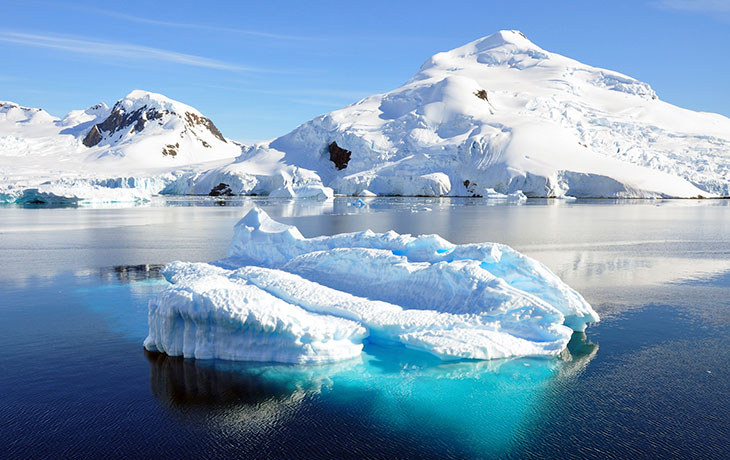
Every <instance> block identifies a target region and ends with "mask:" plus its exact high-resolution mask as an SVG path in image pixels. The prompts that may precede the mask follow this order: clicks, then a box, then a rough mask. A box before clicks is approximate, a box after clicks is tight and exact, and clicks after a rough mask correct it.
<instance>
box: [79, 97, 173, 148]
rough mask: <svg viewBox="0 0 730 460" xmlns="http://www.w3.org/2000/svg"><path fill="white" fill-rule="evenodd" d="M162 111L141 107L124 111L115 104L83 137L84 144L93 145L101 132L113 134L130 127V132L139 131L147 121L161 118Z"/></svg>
mask: <svg viewBox="0 0 730 460" xmlns="http://www.w3.org/2000/svg"><path fill="white" fill-rule="evenodd" d="M162 116H163V112H160V111H158V110H155V109H147V106H145V107H141V108H139V109H137V110H135V111H134V112H126V111H125V110H124V109H123V108H122V107H121V106H120V105H119V104H115V105H114V107H113V108H112V112H111V114H109V116H108V117H107V118H106V120H104V121H103V122H101V123H97V124H96V125H94V127H93V128H91V130H90V131H89V133H88V134H87V135H86V137H85V138H84V141H83V143H84V145H85V146H87V147H93V146H94V145H96V144H98V143H99V142H101V140H102V138H103V133H108V134H113V133H116V132H117V131H120V130H123V129H128V128H129V127H130V126H131V127H132V130H131V131H132V132H133V133H134V132H137V133H138V132H140V131H142V130H143V129H144V127H145V124H146V123H147V121H150V120H157V119H159V118H162Z"/></svg>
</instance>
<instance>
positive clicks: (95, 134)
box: [83, 125, 101, 147]
mask: <svg viewBox="0 0 730 460" xmlns="http://www.w3.org/2000/svg"><path fill="white" fill-rule="evenodd" d="M99 142H101V132H99V127H98V126H97V125H94V126H92V127H91V130H90V131H89V132H88V134H86V137H84V140H83V143H84V145H85V146H87V147H93V146H95V145H96V144H98V143H99Z"/></svg>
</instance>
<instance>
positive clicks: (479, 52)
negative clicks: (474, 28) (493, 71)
mask: <svg viewBox="0 0 730 460" xmlns="http://www.w3.org/2000/svg"><path fill="white" fill-rule="evenodd" d="M550 57H551V55H550V53H548V52H547V51H545V50H543V49H542V48H540V47H539V46H537V45H535V44H534V43H532V42H531V41H530V40H529V39H528V38H527V37H526V36H525V34H523V33H522V32H520V31H519V30H500V31H498V32H496V33H493V34H492V35H487V36H486V37H482V38H479V39H477V40H474V41H472V42H469V43H467V44H465V45H462V46H460V47H458V48H454V49H452V50H451V51H445V52H442V53H438V54H435V55H433V56H431V58H429V59H428V60H427V61H426V62H425V63H424V64H423V66H421V69H420V70H421V71H424V70H429V69H433V68H440V69H454V68H461V67H463V66H464V65H465V64H467V63H469V62H476V63H478V64H486V65H488V66H491V67H498V66H507V67H512V68H517V69H524V68H528V67H532V66H534V65H536V64H537V63H539V62H540V61H543V60H546V59H550ZM421 77H422V76H419V75H417V76H416V77H415V79H420V78H421Z"/></svg>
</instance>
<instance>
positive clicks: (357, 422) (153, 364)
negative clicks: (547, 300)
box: [0, 198, 730, 459]
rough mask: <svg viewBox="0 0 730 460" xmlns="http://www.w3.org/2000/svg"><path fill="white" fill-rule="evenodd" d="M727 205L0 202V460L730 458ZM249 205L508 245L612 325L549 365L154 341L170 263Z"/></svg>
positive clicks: (225, 229) (353, 225) (296, 219)
mask: <svg viewBox="0 0 730 460" xmlns="http://www.w3.org/2000/svg"><path fill="white" fill-rule="evenodd" d="M729 205H730V201H728V200H696V201H692V200H682V201H661V200H631V201H612V200H595V201H589V200H575V201H569V200H528V202H526V203H522V204H519V203H510V202H504V201H488V200H484V199H429V198H376V199H367V200H365V203H364V205H363V203H360V202H356V201H355V200H354V199H352V198H338V199H336V200H334V201H329V202H316V201H307V200H298V201H296V200H294V201H286V200H268V199H263V198H232V199H225V200H221V199H218V200H213V199H208V198H199V199H192V198H168V199H162V198H160V199H157V200H156V201H154V202H152V203H151V204H150V205H148V206H144V207H134V208H102V209H93V208H56V209H53V208H20V207H0V350H2V353H0V458H8V459H24V458H29V459H43V458H49V459H50V458H52V459H58V458H64V459H66V458H84V459H85V458H133V459H142V458H194V459H205V458H277V459H279V458H280V459H297V458H304V459H318V458H336V459H348V458H358V459H359V458H379V459H398V458H434V459H445V458H459V459H461V458H515V459H523V458H559V459H566V458H601V459H603V458H631V459H638V458H651V459H656V458H701V459H709V458H716V459H727V458H730V350H729V348H728V342H729V341H730V206H729ZM252 206H260V207H262V208H263V209H265V210H266V211H267V212H268V213H269V214H270V215H271V216H272V217H274V218H276V219H279V220H281V221H283V222H286V223H290V224H294V225H297V226H298V227H299V228H300V230H301V231H302V233H303V234H304V235H305V236H316V235H324V234H335V233H340V232H350V231H358V230H364V229H367V228H370V229H372V230H374V231H379V232H380V231H386V230H389V229H393V230H395V231H397V232H400V233H412V234H424V233H438V234H440V235H441V236H443V237H445V238H446V239H448V240H450V241H452V242H454V243H467V242H483V241H496V242H500V243H506V244H509V245H511V246H512V247H514V248H515V249H517V250H519V251H522V252H524V253H526V254H527V255H529V256H532V257H534V258H536V259H538V260H540V261H542V262H544V263H545V264H547V265H548V266H549V267H550V268H551V269H552V270H553V271H554V272H555V273H557V274H558V275H559V276H560V277H562V278H563V280H565V281H566V282H567V283H568V284H570V285H571V286H572V287H574V288H576V289H577V290H578V291H579V292H581V293H582V294H583V295H584V297H585V298H586V299H587V300H588V301H589V302H590V303H591V304H592V305H593V306H594V308H595V310H596V311H597V312H598V313H599V314H600V315H601V318H602V319H601V322H600V323H598V324H595V325H592V326H591V327H589V328H588V329H587V331H586V333H585V334H578V333H576V334H575V335H574V337H573V339H572V340H571V342H570V344H569V346H568V349H567V350H566V351H565V352H563V354H562V355H561V356H560V357H558V358H553V359H514V360H498V361H482V362H459V363H443V362H441V361H439V360H438V359H436V358H433V357H431V356H429V355H425V354H421V353H417V352H412V351H407V350H405V349H385V348H379V347H376V346H372V345H368V346H366V348H365V353H364V354H363V356H362V358H359V359H355V360H352V361H347V362H343V363H338V364H334V365H327V366H306V367H301V366H288V365H271V364H266V363H245V364H244V363H233V362H226V361H195V360H183V359H179V358H170V357H166V356H164V355H159V354H150V353H146V352H145V351H144V350H143V347H142V341H143V340H144V338H145V336H146V333H147V301H148V299H149V298H150V297H151V296H153V295H154V294H155V293H156V292H158V291H160V290H161V289H164V287H165V285H166V283H165V281H164V280H163V279H162V278H161V277H160V275H159V268H160V267H161V266H162V265H164V264H165V263H168V262H171V261H174V260H184V261H210V260H215V259H218V258H221V257H223V256H224V255H225V252H226V248H227V246H228V243H229V242H230V240H231V238H232V236H233V225H234V224H235V223H236V221H237V220H238V219H240V218H241V217H242V216H243V215H244V214H245V212H247V210H248V209H249V208H251V207H252Z"/></svg>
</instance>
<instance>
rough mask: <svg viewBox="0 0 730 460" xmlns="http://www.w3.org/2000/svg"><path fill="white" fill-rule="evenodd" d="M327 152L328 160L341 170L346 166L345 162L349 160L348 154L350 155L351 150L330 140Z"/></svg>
mask: <svg viewBox="0 0 730 460" xmlns="http://www.w3.org/2000/svg"><path fill="white" fill-rule="evenodd" d="M329 152H330V161H331V162H332V163H334V164H335V166H336V167H337V169H340V170H342V169H345V168H347V163H349V162H350V156H351V155H352V152H351V151H349V150H346V149H343V148H342V147H340V146H339V145H337V142H332V143H331V144H330V145H329Z"/></svg>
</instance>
